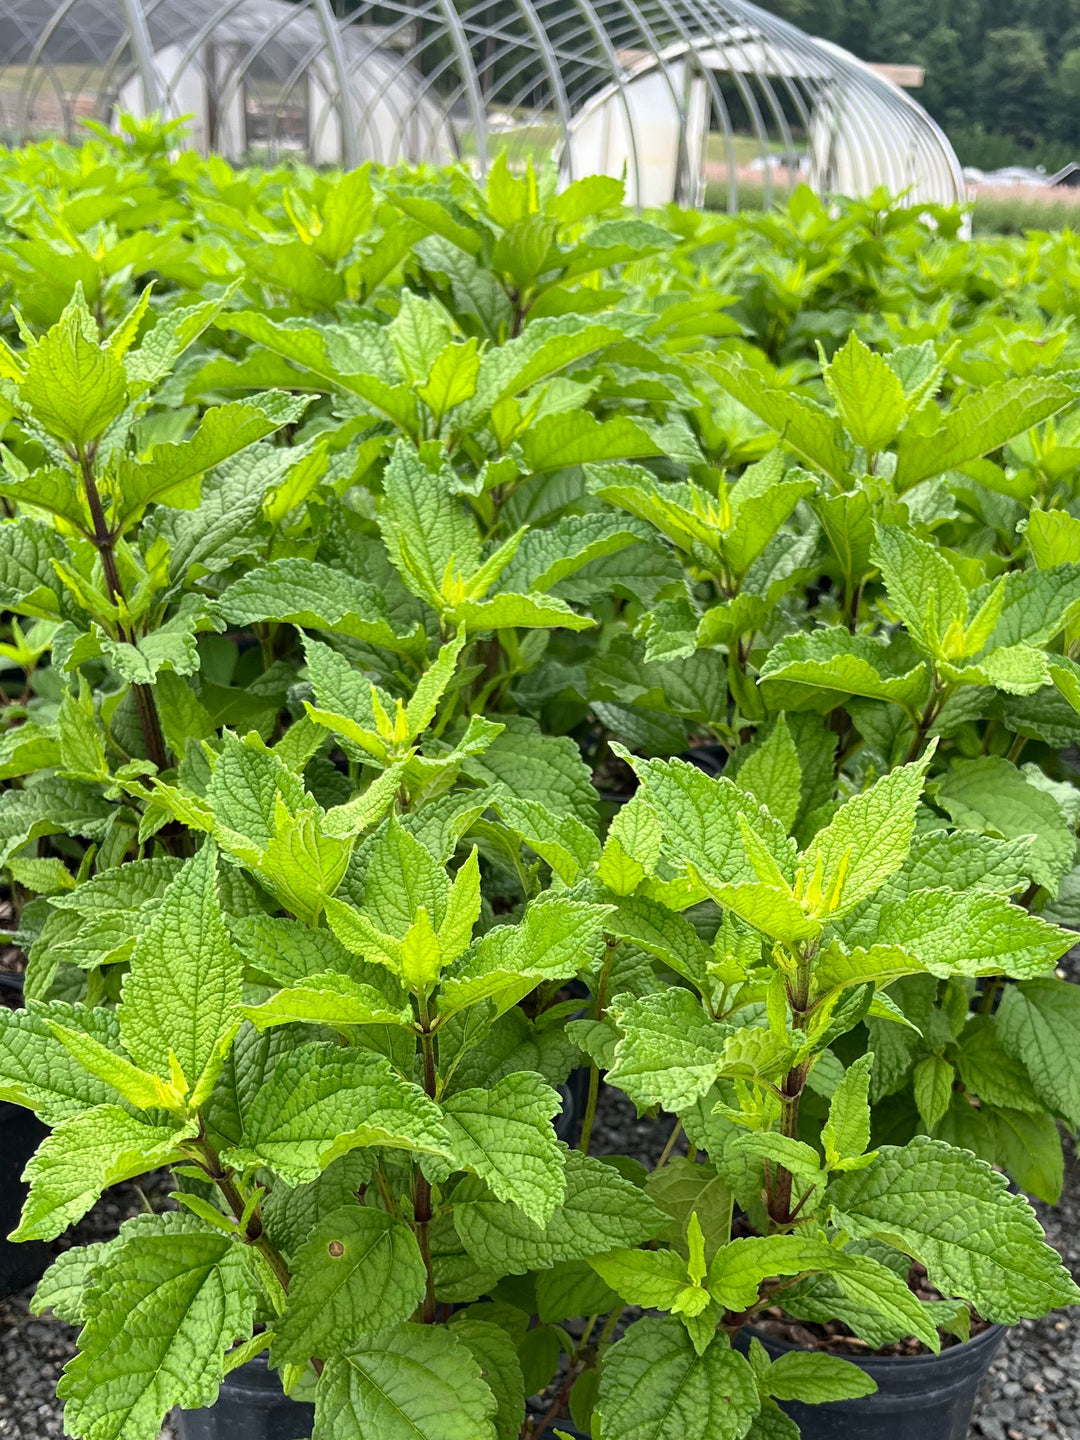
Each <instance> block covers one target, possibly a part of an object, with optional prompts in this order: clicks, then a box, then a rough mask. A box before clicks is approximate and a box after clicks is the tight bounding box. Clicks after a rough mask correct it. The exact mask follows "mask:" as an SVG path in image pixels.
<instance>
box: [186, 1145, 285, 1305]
mask: <svg viewBox="0 0 1080 1440" xmlns="http://www.w3.org/2000/svg"><path fill="white" fill-rule="evenodd" d="M193 1143H194V1145H195V1148H196V1149H197V1150H198V1152H199V1153H198V1163H199V1164H200V1165H201V1166H202V1168H203V1169H204V1170H205V1171H206V1174H207V1176H208V1178H209V1179H211V1180H212V1181H213V1182H214V1184H215V1185H216V1186H217V1187H218V1189H219V1190H220V1191H221V1193H222V1195H223V1196H224V1198H225V1202H226V1204H227V1205H228V1207H229V1209H230V1210H231V1211H232V1213H233V1218H234V1219H235V1220H236V1222H237V1223H238V1224H239V1222H240V1221H241V1220H242V1219H243V1216H244V1210H245V1206H246V1202H245V1199H244V1196H243V1195H242V1194H241V1192H240V1188H239V1186H238V1185H237V1184H236V1182H235V1180H234V1179H233V1173H234V1172H232V1171H230V1170H226V1169H225V1168H224V1167H223V1166H222V1163H221V1157H220V1156H219V1155H218V1153H217V1151H216V1150H215V1149H214V1146H213V1144H212V1142H211V1140H210V1138H209V1136H208V1135H207V1133H206V1126H205V1124H204V1123H203V1122H202V1120H201V1119H200V1122H199V1135H198V1138H197V1139H196V1140H195V1141H194V1142H193ZM243 1238H244V1239H245V1240H246V1241H247V1243H248V1244H249V1245H253V1246H254V1247H255V1249H256V1250H258V1252H259V1254H260V1255H261V1256H262V1257H263V1259H264V1260H265V1261H266V1263H267V1264H268V1265H269V1267H270V1269H271V1270H272V1271H273V1273H274V1276H275V1278H276V1280H277V1282H278V1284H279V1285H280V1286H281V1288H282V1290H283V1291H284V1292H285V1293H286V1294H287V1293H288V1290H289V1281H290V1280H291V1279H292V1276H291V1275H290V1273H289V1267H288V1265H287V1264H286V1263H285V1259H284V1257H283V1256H282V1255H281V1253H280V1252H279V1251H278V1250H277V1249H276V1248H275V1247H274V1246H273V1245H272V1244H271V1243H270V1240H269V1238H268V1236H267V1235H266V1233H265V1232H264V1230H263V1222H262V1214H261V1212H260V1209H259V1206H258V1205H256V1206H255V1209H254V1210H253V1211H252V1212H251V1216H250V1218H249V1219H248V1222H247V1227H246V1229H245V1231H244V1237H243Z"/></svg>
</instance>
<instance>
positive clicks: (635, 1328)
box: [598, 1316, 760, 1440]
mask: <svg viewBox="0 0 1080 1440" xmlns="http://www.w3.org/2000/svg"><path fill="white" fill-rule="evenodd" d="M759 1404H760V1402H759V1399H758V1392H757V1385H756V1383H755V1381H754V1372H753V1371H752V1370H751V1369H750V1366H749V1365H748V1364H747V1362H746V1361H745V1360H744V1359H743V1357H742V1356H741V1355H740V1354H738V1352H737V1351H735V1350H732V1349H731V1347H730V1345H729V1344H728V1342H727V1338H726V1337H725V1336H720V1335H718V1336H716V1337H715V1338H714V1339H713V1340H712V1342H711V1344H710V1345H709V1346H708V1347H707V1348H706V1350H705V1352H704V1353H703V1354H701V1355H698V1354H697V1352H696V1351H695V1349H694V1346H693V1344H692V1342H691V1340H690V1338H689V1336H688V1335H687V1333H686V1330H685V1329H684V1328H683V1326H682V1325H681V1324H680V1323H679V1322H678V1321H677V1320H676V1319H674V1317H670V1318H668V1319H664V1320H658V1319H655V1318H654V1317H652V1316H646V1317H645V1318H644V1319H641V1320H638V1321H636V1323H635V1324H633V1325H632V1326H631V1327H630V1329H629V1330H628V1331H627V1333H626V1334H625V1335H624V1336H623V1338H622V1339H621V1340H620V1341H618V1342H617V1343H616V1344H615V1345H613V1346H612V1347H611V1349H610V1351H609V1352H608V1354H607V1356H606V1359H605V1364H604V1369H603V1374H602V1375H601V1379H600V1395H599V1404H598V1411H599V1415H600V1424H601V1425H602V1427H603V1432H602V1433H603V1434H604V1435H605V1436H607V1437H610V1440H739V1437H740V1436H743V1435H745V1434H746V1432H747V1430H748V1429H749V1428H750V1425H751V1422H752V1421H753V1418H754V1416H755V1415H756V1414H757V1412H758V1408H759Z"/></svg>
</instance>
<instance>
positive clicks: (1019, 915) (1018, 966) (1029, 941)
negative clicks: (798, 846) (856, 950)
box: [874, 889, 1073, 980]
mask: <svg viewBox="0 0 1080 1440" xmlns="http://www.w3.org/2000/svg"><path fill="white" fill-rule="evenodd" d="M874 933H875V934H876V935H877V936H878V944H879V945H895V946H898V947H899V948H900V949H901V950H902V951H905V952H906V953H908V954H910V955H913V956H914V957H915V958H916V959H917V960H918V961H919V962H920V964H922V965H923V966H925V968H926V969H927V970H929V971H930V973H931V974H933V975H939V976H941V977H943V978H945V977H947V976H949V975H950V974H953V975H1011V976H1013V977H1015V978H1017V979H1021V980H1023V979H1029V978H1031V977H1033V976H1036V975H1040V974H1042V973H1044V972H1045V971H1047V970H1049V969H1050V968H1051V967H1052V966H1053V965H1054V964H1055V963H1056V962H1057V961H1058V960H1060V958H1061V957H1062V955H1064V954H1065V952H1066V951H1067V950H1068V949H1069V948H1070V946H1071V945H1072V943H1073V940H1072V935H1071V932H1069V931H1067V930H1060V929H1058V927H1057V926H1056V925H1051V924H1050V923H1049V922H1048V921H1046V920H1043V919H1042V918H1041V917H1040V916H1038V915H1031V914H1029V913H1028V911H1026V910H1024V909H1023V908H1022V907H1021V906H1019V905H1014V904H1013V903H1012V902H1011V901H1010V900H1008V899H1007V898H1006V897H1005V896H1004V895H994V894H992V893H990V892H989V891H986V890H969V891H967V892H966V893H965V892H957V891H954V890H944V889H938V890H913V891H912V892H911V893H910V894H909V895H908V896H907V897H906V899H904V900H890V901H887V902H886V903H885V904H883V905H882V906H881V910H880V912H879V915H878V920H877V925H876V928H875V932H874Z"/></svg>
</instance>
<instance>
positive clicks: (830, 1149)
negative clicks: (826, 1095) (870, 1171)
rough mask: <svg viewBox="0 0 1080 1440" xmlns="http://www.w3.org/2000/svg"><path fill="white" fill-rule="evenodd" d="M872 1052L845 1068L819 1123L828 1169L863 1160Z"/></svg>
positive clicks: (867, 1141) (845, 1167)
mask: <svg viewBox="0 0 1080 1440" xmlns="http://www.w3.org/2000/svg"><path fill="white" fill-rule="evenodd" d="M873 1063H874V1057H873V1055H860V1056H859V1058H858V1059H857V1060H854V1061H853V1062H852V1063H851V1064H850V1065H849V1066H848V1068H847V1069H846V1070H845V1071H844V1078H843V1079H842V1080H841V1081H840V1084H839V1085H838V1086H837V1087H836V1089H835V1091H834V1092H833V1096H832V1099H831V1100H830V1101H829V1118H828V1119H827V1120H826V1122H825V1124H824V1125H823V1126H822V1130H821V1140H822V1144H823V1145H824V1146H825V1163H826V1166H827V1167H828V1169H830V1170H854V1169H857V1168H860V1167H861V1166H862V1165H863V1164H864V1163H866V1160H865V1156H866V1148H867V1146H868V1145H869V1144H870V1104H869V1101H868V1098H867V1097H868V1094H869V1090H870V1067H871V1066H872V1065H873Z"/></svg>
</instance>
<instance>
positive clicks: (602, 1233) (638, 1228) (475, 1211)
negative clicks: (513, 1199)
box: [453, 1150, 664, 1275]
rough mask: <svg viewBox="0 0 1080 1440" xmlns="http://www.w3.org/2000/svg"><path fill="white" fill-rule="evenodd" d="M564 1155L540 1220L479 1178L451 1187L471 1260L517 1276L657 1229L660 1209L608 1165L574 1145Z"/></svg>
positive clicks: (661, 1221)
mask: <svg viewBox="0 0 1080 1440" xmlns="http://www.w3.org/2000/svg"><path fill="white" fill-rule="evenodd" d="M564 1158H565V1163H566V1195H565V1198H564V1199H563V1202H562V1204H561V1205H559V1206H557V1207H556V1209H555V1210H554V1211H553V1212H552V1215H551V1218H550V1219H549V1220H548V1222H547V1224H546V1225H545V1226H542V1227H541V1226H539V1225H537V1224H536V1223H535V1222H534V1221H532V1220H530V1219H528V1218H527V1216H525V1215H523V1214H522V1212H521V1211H520V1210H519V1209H518V1208H517V1206H516V1205H511V1204H509V1203H506V1202H503V1201H499V1200H495V1199H493V1198H491V1196H490V1195H489V1193H488V1192H487V1190H486V1189H485V1187H484V1185H483V1182H482V1181H480V1180H473V1179H468V1180H465V1181H464V1182H463V1183H462V1184H460V1185H459V1186H458V1187H457V1188H456V1189H455V1191H454V1197H453V1214H454V1225H455V1227H456V1229H457V1233H458V1235H459V1236H460V1237H461V1241H462V1244H463V1245H464V1246H465V1249H466V1250H467V1251H468V1253H469V1255H470V1256H471V1257H472V1259H473V1260H474V1261H475V1262H476V1264H477V1265H479V1266H481V1267H482V1268H484V1269H489V1270H493V1271H495V1272H496V1273H498V1274H507V1273H509V1274H512V1275H521V1274H524V1272H525V1271H526V1270H543V1269H546V1268H548V1267H549V1266H551V1265H554V1264H555V1263H556V1262H557V1261H560V1260H585V1259H588V1258H589V1257H591V1256H593V1255H599V1254H602V1253H603V1252H605V1251H607V1250H610V1249H612V1248H614V1247H615V1246H626V1245H636V1244H638V1243H640V1242H641V1241H642V1240H648V1239H650V1238H651V1237H652V1236H653V1235H655V1234H656V1233H657V1232H658V1231H659V1230H661V1229H662V1228H663V1224H664V1216H663V1214H662V1212H661V1211H659V1210H657V1208H656V1206H655V1205H653V1204H652V1202H651V1201H650V1200H648V1199H647V1198H646V1197H645V1196H644V1195H643V1194H642V1193H641V1191H640V1190H639V1189H638V1188H637V1186H636V1185H632V1184H630V1182H629V1181H627V1180H623V1179H621V1178H620V1177H619V1176H618V1175H617V1174H615V1173H614V1172H613V1171H612V1169H611V1167H610V1166H607V1165H603V1164H601V1162H600V1161H599V1160H592V1159H589V1158H588V1157H587V1156H584V1155H580V1154H579V1153H578V1152H577V1151H576V1150H571V1151H568V1152H566V1153H565V1157H564Z"/></svg>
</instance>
